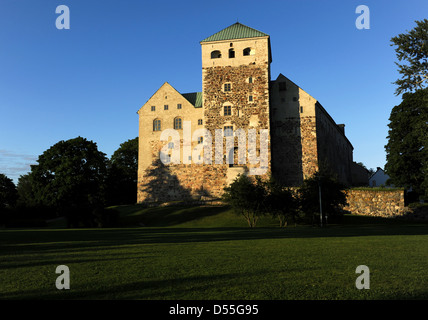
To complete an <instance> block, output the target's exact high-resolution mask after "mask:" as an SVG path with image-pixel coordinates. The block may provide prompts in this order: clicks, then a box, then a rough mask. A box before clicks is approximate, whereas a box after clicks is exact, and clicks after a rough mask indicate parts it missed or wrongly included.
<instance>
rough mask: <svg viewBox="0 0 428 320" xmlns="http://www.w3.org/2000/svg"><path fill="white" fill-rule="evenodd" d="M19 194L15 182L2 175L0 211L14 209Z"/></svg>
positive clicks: (0, 177) (0, 180)
mask: <svg viewBox="0 0 428 320" xmlns="http://www.w3.org/2000/svg"><path fill="white" fill-rule="evenodd" d="M17 198H18V194H17V191H16V187H15V184H14V183H13V180H12V179H10V178H8V177H7V176H6V175H4V174H2V173H0V210H1V209H6V208H13V207H14V206H15V204H16V200H17Z"/></svg>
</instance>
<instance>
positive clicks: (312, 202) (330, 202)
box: [298, 171, 346, 222]
mask: <svg viewBox="0 0 428 320" xmlns="http://www.w3.org/2000/svg"><path fill="white" fill-rule="evenodd" d="M344 189H345V187H344V186H343V185H342V184H341V183H339V182H338V181H337V180H336V179H335V178H334V177H333V176H332V175H331V174H329V173H328V172H323V171H321V172H320V171H318V172H316V173H315V174H314V175H313V176H312V177H310V178H307V179H305V180H304V181H303V184H302V185H301V187H300V188H299V190H298V192H299V199H300V207H301V210H302V212H303V213H304V214H305V217H306V218H307V219H308V220H312V222H314V221H317V220H318V219H319V216H320V201H319V198H320V191H321V205H322V213H323V218H324V219H325V218H326V217H328V219H330V221H331V220H333V221H334V220H335V219H337V218H340V217H341V215H342V214H341V208H342V207H343V206H344V205H346V194H345V192H344ZM318 221H319V220H318Z"/></svg>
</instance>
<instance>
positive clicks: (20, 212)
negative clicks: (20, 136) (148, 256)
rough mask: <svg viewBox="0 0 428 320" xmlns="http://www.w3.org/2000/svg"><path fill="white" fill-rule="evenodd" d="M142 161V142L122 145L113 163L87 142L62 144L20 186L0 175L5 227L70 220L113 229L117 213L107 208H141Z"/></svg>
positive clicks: (46, 154) (45, 154) (48, 152)
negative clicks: (11, 223) (139, 166)
mask: <svg viewBox="0 0 428 320" xmlns="http://www.w3.org/2000/svg"><path fill="white" fill-rule="evenodd" d="M137 159H138V138H135V139H132V140H128V141H126V142H124V143H122V144H121V145H120V147H119V148H118V149H117V150H116V151H115V152H114V154H113V155H112V157H111V159H108V158H107V157H106V155H105V154H104V153H103V152H101V151H99V150H98V147H97V144H96V143H95V142H93V141H88V140H87V139H85V138H82V137H77V138H74V139H70V140H67V141H59V142H58V143H56V144H55V145H53V146H52V147H50V148H49V149H48V150H46V151H45V152H43V154H41V155H40V156H39V158H38V160H37V164H36V165H32V166H31V171H30V172H29V173H28V174H26V175H23V176H21V177H20V178H19V180H18V184H17V186H16V187H15V185H14V183H13V181H12V180H11V179H9V178H7V177H6V176H5V175H2V174H1V175H0V211H1V212H0V214H1V217H0V219H2V221H0V223H3V224H5V223H6V224H7V222H8V221H10V220H16V219H24V220H25V219H27V220H28V219H33V220H34V219H40V221H42V220H43V221H44V219H48V218H55V217H59V216H64V217H66V218H67V221H68V224H69V226H74V227H78V226H81V225H83V226H91V227H94V226H113V225H114V224H115V222H116V220H117V218H118V217H117V212H116V211H115V210H109V209H105V208H106V207H107V206H111V205H120V204H134V203H136V194H137ZM6 211H7V212H6Z"/></svg>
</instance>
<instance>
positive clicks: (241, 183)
mask: <svg viewBox="0 0 428 320" xmlns="http://www.w3.org/2000/svg"><path fill="white" fill-rule="evenodd" d="M224 191H225V192H224V194H223V200H224V201H225V202H226V203H228V204H229V205H230V206H231V207H232V209H233V211H234V212H235V213H237V214H240V215H242V216H243V217H244V218H245V220H247V222H248V225H249V226H250V228H253V227H255V226H256V223H257V220H258V219H259V217H260V216H261V215H262V214H263V213H264V212H265V210H264V207H263V206H264V199H265V197H266V189H265V188H264V186H263V183H262V181H261V180H260V178H256V179H255V181H253V179H251V178H249V177H248V176H247V175H239V176H238V177H237V178H236V179H235V180H234V181H233V182H232V183H231V184H230V186H229V187H226V188H225V189H224Z"/></svg>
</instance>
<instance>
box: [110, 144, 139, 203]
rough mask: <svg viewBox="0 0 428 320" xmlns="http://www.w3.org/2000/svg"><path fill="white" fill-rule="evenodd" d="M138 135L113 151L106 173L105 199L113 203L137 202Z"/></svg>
mask: <svg viewBox="0 0 428 320" xmlns="http://www.w3.org/2000/svg"><path fill="white" fill-rule="evenodd" d="M137 172H138V137H137V138H134V139H130V140H128V141H126V142H124V143H122V144H121V145H120V147H119V148H118V149H117V150H116V151H115V152H114V153H113V155H112V157H111V159H110V164H109V166H108V174H107V182H106V184H107V201H108V204H109V205H113V204H134V203H136V202H137Z"/></svg>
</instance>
